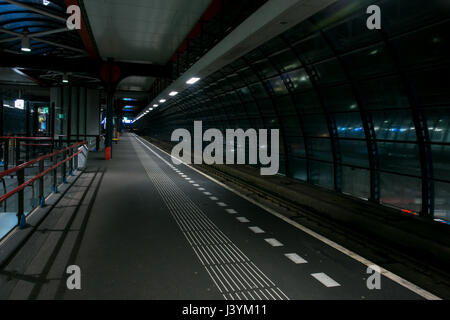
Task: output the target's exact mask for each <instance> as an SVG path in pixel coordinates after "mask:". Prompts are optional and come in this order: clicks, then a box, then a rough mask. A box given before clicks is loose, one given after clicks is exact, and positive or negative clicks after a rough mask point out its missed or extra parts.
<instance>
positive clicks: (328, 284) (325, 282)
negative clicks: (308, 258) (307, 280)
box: [311, 272, 341, 288]
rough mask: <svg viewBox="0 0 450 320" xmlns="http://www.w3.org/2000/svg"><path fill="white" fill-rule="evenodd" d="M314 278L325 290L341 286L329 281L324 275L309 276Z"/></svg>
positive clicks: (331, 280)
mask: <svg viewBox="0 0 450 320" xmlns="http://www.w3.org/2000/svg"><path fill="white" fill-rule="evenodd" d="M311 275H312V276H313V277H314V278H316V279H317V280H319V281H320V282H321V283H322V284H323V285H324V286H325V287H327V288H333V287H340V286H341V285H340V284H339V283H337V282H336V281H334V280H333V279H331V278H330V277H329V276H327V275H326V274H325V273H323V272H321V273H313V274H311Z"/></svg>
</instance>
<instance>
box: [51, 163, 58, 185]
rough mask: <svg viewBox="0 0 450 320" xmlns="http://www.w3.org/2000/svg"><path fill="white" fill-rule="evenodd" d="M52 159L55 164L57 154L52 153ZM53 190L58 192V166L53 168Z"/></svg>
mask: <svg viewBox="0 0 450 320" xmlns="http://www.w3.org/2000/svg"><path fill="white" fill-rule="evenodd" d="M52 160H53V165H56V163H57V160H58V156H57V155H54V156H53V157H52ZM53 192H54V193H58V168H55V169H54V170H53Z"/></svg>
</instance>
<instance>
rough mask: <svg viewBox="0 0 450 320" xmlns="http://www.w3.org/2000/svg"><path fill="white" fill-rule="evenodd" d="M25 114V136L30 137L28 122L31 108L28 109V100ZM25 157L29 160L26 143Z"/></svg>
mask: <svg viewBox="0 0 450 320" xmlns="http://www.w3.org/2000/svg"><path fill="white" fill-rule="evenodd" d="M25 116H26V119H25V128H26V133H25V136H26V137H31V124H30V116H31V110H30V102H29V101H27V103H26V107H25ZM25 142H26V141H25ZM25 159H26V161H29V160H30V147H29V146H28V143H27V146H26V147H25Z"/></svg>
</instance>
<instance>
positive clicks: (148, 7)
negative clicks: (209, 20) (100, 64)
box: [84, 0, 212, 64]
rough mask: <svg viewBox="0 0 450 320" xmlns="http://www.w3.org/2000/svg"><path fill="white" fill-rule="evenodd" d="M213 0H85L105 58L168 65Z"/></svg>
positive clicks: (89, 17)
mask: <svg viewBox="0 0 450 320" xmlns="http://www.w3.org/2000/svg"><path fill="white" fill-rule="evenodd" d="M211 1H212V0H191V1H188V0H84V5H85V8H86V12H87V16H88V19H89V24H90V26H91V29H92V33H93V35H94V38H95V42H96V44H97V47H98V49H99V52H100V55H101V56H102V57H103V58H108V57H112V58H114V59H116V60H119V61H131V62H147V63H156V64H166V63H167V62H168V61H169V59H170V58H171V57H172V55H173V54H174V52H175V50H176V49H177V48H178V47H179V46H180V44H181V43H182V41H183V40H184V39H185V38H186V36H187V35H188V34H189V32H190V31H191V29H192V28H193V27H194V25H195V24H196V22H197V21H198V20H199V19H200V17H201V15H202V14H203V12H204V11H205V10H206V9H207V8H208V6H209V4H210V3H211Z"/></svg>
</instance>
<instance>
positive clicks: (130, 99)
mask: <svg viewBox="0 0 450 320" xmlns="http://www.w3.org/2000/svg"><path fill="white" fill-rule="evenodd" d="M123 101H136V99H133V98H123Z"/></svg>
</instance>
